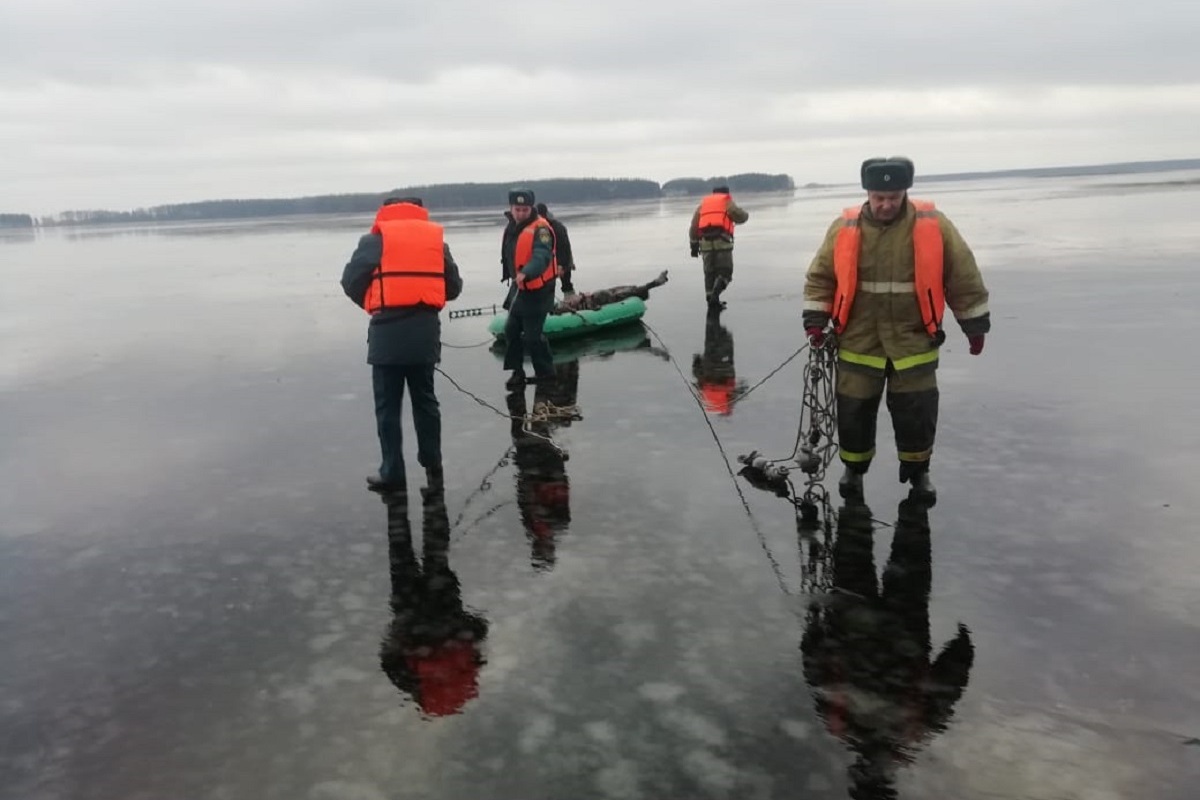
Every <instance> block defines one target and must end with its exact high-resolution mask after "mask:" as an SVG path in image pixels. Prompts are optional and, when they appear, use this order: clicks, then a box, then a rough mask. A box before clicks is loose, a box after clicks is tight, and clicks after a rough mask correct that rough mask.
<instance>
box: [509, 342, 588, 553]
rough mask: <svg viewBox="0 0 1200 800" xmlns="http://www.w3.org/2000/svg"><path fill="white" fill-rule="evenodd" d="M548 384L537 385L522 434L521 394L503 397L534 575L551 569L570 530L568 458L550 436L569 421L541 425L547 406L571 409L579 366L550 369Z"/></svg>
mask: <svg viewBox="0 0 1200 800" xmlns="http://www.w3.org/2000/svg"><path fill="white" fill-rule="evenodd" d="M554 373H555V377H554V380H553V381H543V382H541V383H538V384H537V389H536V390H535V391H534V395H533V417H534V419H532V420H531V421H530V422H529V430H528V431H526V430H525V423H524V418H525V414H526V413H527V406H526V402H525V392H524V391H523V390H517V391H514V392H512V393H510V394H509V395H508V413H509V414H510V415H511V416H512V417H514V419H513V420H512V440H513V449H514V455H513V463H514V464H515V465H516V467H517V507H518V508H519V509H520V513H521V523H522V524H523V525H524V526H525V534H526V536H527V537H528V538H529V547H530V561H531V563H532V564H533V566H534V568H535V569H539V570H549V569H551V568H553V567H554V562H555V558H556V556H555V549H556V547H557V539H558V537H559V536H560V535H561V534H563V533H565V532H566V530H567V528H568V526H569V525H570V524H571V483H570V481H569V480H568V479H567V464H566V462H567V456H566V454H565V453H564V452H562V451H561V450H559V449H558V448H557V447H556V446H555V445H554V443H553V442H552V441H550V436H551V434H552V433H553V432H554V430H555V429H556V428H559V427H566V426H568V425H570V424H571V420H570V419H569V418H562V419H543V418H542V416H541V415H542V414H543V413H544V412H545V410H546V409H547V407H548V406H547V404H549V405H550V406H553V407H556V408H562V407H565V406H574V405H575V403H576V402H577V398H578V392H579V361H578V360H574V361H568V362H566V363H562V364H555V365H554Z"/></svg>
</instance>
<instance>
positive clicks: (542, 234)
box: [537, 226, 554, 244]
mask: <svg viewBox="0 0 1200 800" xmlns="http://www.w3.org/2000/svg"><path fill="white" fill-rule="evenodd" d="M537 240H538V241H539V242H541V243H543V244H554V234H553V233H551V232H550V229H549V228H547V227H542V226H538V229H537Z"/></svg>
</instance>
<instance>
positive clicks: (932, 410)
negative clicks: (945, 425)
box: [837, 361, 939, 481]
mask: <svg viewBox="0 0 1200 800" xmlns="http://www.w3.org/2000/svg"><path fill="white" fill-rule="evenodd" d="M837 382H838V386H837V415H838V443H839V446H840V448H841V458H842V462H843V463H844V464H845V465H846V466H847V467H849V468H850V469H851V470H853V471H855V472H860V473H861V472H866V471H867V469H868V468H869V467H870V466H871V461H872V459H873V458H874V457H875V422H876V418H877V417H878V414H879V401H880V400H882V399H883V394H884V387H885V385H886V388H887V408H888V413H889V414H891V417H892V428H893V430H894V431H895V434H896V455H897V456H898V457H899V460H900V479H901V480H904V481H907V480H908V479H909V478H911V477H912V476H914V475H916V474H919V473H921V472H925V471H927V470H928V469H929V461H930V459H931V458H932V456H933V444H934V439H935V438H936V436H937V418H938V400H939V393H938V388H937V374H936V373H935V372H933V371H918V372H917V373H915V374H914V373H911V372H896V371H895V369H894V368H893V367H892V364H891V362H890V361H889V362H888V367H887V370H886V371H885V372H884V373H883V374H878V375H876V374H868V373H863V372H858V371H855V370H853V369H851V368H848V367H847V366H846V365H845V363H844V362H843V363H842V364H841V365H840V368H839V370H838V381H837Z"/></svg>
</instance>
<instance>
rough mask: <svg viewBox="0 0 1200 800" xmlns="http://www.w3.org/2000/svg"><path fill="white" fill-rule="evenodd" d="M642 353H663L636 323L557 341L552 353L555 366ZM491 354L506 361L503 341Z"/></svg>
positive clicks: (500, 341) (496, 343)
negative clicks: (622, 354)
mask: <svg viewBox="0 0 1200 800" xmlns="http://www.w3.org/2000/svg"><path fill="white" fill-rule="evenodd" d="M643 349H644V350H646V351H648V352H652V353H655V354H658V353H659V352H661V351H658V350H657V348H654V347H651V345H650V336H649V335H648V334H647V333H646V329H645V328H644V327H642V325H641V324H640V323H636V322H635V324H631V325H621V326H619V327H615V328H614V327H610V328H607V329H605V330H601V331H595V332H593V333H592V334H591V335H589V336H577V337H574V338H567V339H564V340H561V341H556V342H555V343H554V346H553V347H551V348H550V351H551V354H552V355H553V356H554V363H555V364H565V363H568V362H571V361H578V360H579V359H581V358H586V357H588V356H594V357H596V358H604V357H606V356H611V355H612V354H613V353H621V352H626V351H629V350H643ZM491 351H492V354H493V355H494V356H496V358H499V359H503V358H504V341H503V340H502V339H497V340H496V341H495V342H493V343H492V347H491Z"/></svg>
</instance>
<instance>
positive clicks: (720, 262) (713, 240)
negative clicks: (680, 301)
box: [688, 186, 750, 308]
mask: <svg viewBox="0 0 1200 800" xmlns="http://www.w3.org/2000/svg"><path fill="white" fill-rule="evenodd" d="M748 219H750V213H749V212H747V211H746V210H744V209H743V208H742V207H741V206H739V205H738V204H737V203H735V202H733V198H732V197H730V196H729V187H728V186H717V187H714V188H713V190H712V194H710V195H709V196H708V197H706V198H704V199H703V200H702V201H700V205H699V206H697V207H696V210H695V211H694V212H693V213H692V221H691V224H690V225H688V241H689V242H690V243H691V247H692V258H696V257H698V256H700V255H701V254H703V256H704V299H705V301H706V302H707V303H708V306H709V308H724V307H725V304H724V303H722V302H721V292H723V291H725V287H726V286H728V285H729V284H730V283H732V282H733V228H734V225H735V224H736V225H741V224H742V223H743V222H746V221H747V220H748Z"/></svg>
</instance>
